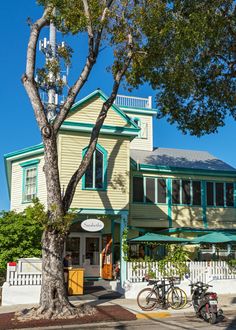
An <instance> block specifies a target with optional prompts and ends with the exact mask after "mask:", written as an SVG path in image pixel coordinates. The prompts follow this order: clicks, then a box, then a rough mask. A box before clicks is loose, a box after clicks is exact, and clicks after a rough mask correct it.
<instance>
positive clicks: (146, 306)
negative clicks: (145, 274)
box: [137, 277, 187, 311]
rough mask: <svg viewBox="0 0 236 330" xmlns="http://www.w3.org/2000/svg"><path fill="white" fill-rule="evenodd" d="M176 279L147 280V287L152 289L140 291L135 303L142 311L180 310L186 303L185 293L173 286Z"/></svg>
mask: <svg viewBox="0 0 236 330" xmlns="http://www.w3.org/2000/svg"><path fill="white" fill-rule="evenodd" d="M175 281H176V278H174V277H170V278H168V282H169V283H167V284H166V281H165V279H164V280H161V281H159V280H158V281H156V280H149V281H148V285H153V287H152V288H145V289H143V290H141V291H140V292H139V294H138V296H137V303H138V305H139V307H140V308H141V309H142V310H144V311H151V310H153V309H154V308H158V307H159V308H168V307H171V308H173V309H181V308H183V307H184V306H185V305H186V303H187V295H186V292H185V291H184V290H182V289H180V288H179V287H178V286H176V285H175Z"/></svg>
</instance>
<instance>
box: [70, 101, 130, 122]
mask: <svg viewBox="0 0 236 330" xmlns="http://www.w3.org/2000/svg"><path fill="white" fill-rule="evenodd" d="M102 105H103V101H102V100H101V99H100V98H99V97H96V98H95V99H94V100H92V101H90V102H87V103H85V104H84V105H82V106H81V107H78V108H77V109H76V110H75V111H72V112H71V113H70V114H69V116H68V117H67V119H66V120H67V121H72V122H80V123H89V124H95V121H96V119H97V116H98V114H99V112H100V110H101V108H102ZM104 125H111V126H121V127H129V126H130V125H128V124H127V122H126V120H125V119H124V118H122V117H121V116H120V115H119V114H118V113H117V112H116V111H115V110H113V109H112V108H110V109H109V111H108V114H107V118H106V119H105V122H104Z"/></svg>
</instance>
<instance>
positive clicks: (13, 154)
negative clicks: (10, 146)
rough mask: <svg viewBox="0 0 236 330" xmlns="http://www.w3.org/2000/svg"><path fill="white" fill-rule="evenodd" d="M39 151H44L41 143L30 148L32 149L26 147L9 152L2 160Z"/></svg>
mask: <svg viewBox="0 0 236 330" xmlns="http://www.w3.org/2000/svg"><path fill="white" fill-rule="evenodd" d="M41 149H44V146H43V144H42V143H40V144H37V145H35V146H32V147H28V148H24V149H20V150H17V151H13V152H10V153H8V154H5V155H4V158H6V159H7V158H10V157H15V156H19V155H21V154H25V153H28V152H32V151H36V150H41Z"/></svg>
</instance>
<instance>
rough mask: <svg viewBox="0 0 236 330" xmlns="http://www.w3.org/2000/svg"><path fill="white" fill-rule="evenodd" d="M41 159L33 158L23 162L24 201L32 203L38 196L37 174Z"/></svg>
mask: <svg viewBox="0 0 236 330" xmlns="http://www.w3.org/2000/svg"><path fill="white" fill-rule="evenodd" d="M38 163H39V160H38V159H35V160H31V161H27V162H24V163H21V164H20V166H21V167H22V169H23V179H22V202H23V203H30V202H32V200H33V199H34V198H35V197H37V175H38Z"/></svg>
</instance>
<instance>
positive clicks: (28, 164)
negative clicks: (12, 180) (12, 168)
mask: <svg viewBox="0 0 236 330" xmlns="http://www.w3.org/2000/svg"><path fill="white" fill-rule="evenodd" d="M39 162H40V159H33V160H30V161H28V162H24V163H20V164H19V165H20V166H21V167H26V166H31V165H36V164H38V163H39Z"/></svg>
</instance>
